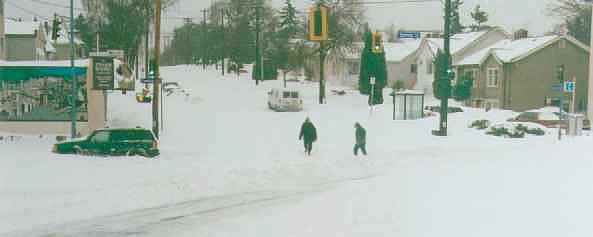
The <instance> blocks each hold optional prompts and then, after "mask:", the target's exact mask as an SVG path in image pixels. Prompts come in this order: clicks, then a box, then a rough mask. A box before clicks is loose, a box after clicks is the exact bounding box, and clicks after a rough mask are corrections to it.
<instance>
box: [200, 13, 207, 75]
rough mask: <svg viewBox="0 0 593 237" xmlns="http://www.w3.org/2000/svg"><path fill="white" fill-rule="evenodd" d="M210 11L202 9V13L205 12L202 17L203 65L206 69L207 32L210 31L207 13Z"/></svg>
mask: <svg viewBox="0 0 593 237" xmlns="http://www.w3.org/2000/svg"><path fill="white" fill-rule="evenodd" d="M207 12H208V9H202V14H203V19H202V35H203V36H202V42H201V43H202V67H203V69H204V70H206V47H207V46H206V38H207V36H206V33H207V32H208V31H207V30H206V13H207Z"/></svg>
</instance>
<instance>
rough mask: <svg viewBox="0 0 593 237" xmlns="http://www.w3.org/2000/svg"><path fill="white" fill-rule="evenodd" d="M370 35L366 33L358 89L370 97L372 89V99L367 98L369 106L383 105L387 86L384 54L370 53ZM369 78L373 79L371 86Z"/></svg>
mask: <svg viewBox="0 0 593 237" xmlns="http://www.w3.org/2000/svg"><path fill="white" fill-rule="evenodd" d="M372 37H373V36H372V33H371V32H367V33H366V37H365V46H364V49H363V50H362V55H361V59H360V74H359V80H358V89H359V91H360V93H361V94H363V95H370V94H371V88H373V89H374V90H372V91H373V95H374V96H373V98H372V99H371V98H370V97H369V104H382V103H383V89H384V88H385V86H386V85H387V66H386V60H385V52H381V53H374V52H373V51H372ZM371 77H374V78H375V85H374V86H371V84H370V80H371Z"/></svg>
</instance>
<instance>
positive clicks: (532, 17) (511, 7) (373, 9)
mask: <svg viewBox="0 0 593 237" xmlns="http://www.w3.org/2000/svg"><path fill="white" fill-rule="evenodd" d="M5 1H7V3H6V4H5V5H6V6H5V7H6V9H5V14H6V15H7V16H8V17H17V18H18V17H22V18H24V19H32V17H33V15H34V14H37V15H40V16H44V17H48V18H49V17H51V16H52V15H53V13H54V12H58V13H59V14H61V15H68V14H69V13H68V9H66V8H62V7H60V6H67V5H68V4H69V2H70V1H69V0H5ZM178 1H179V2H178V3H177V4H176V5H174V6H173V7H171V8H170V9H168V11H167V12H166V13H165V14H164V15H163V26H164V28H165V29H164V31H165V32H171V31H172V30H173V28H174V27H175V26H178V25H180V24H182V20H181V19H179V17H194V21H200V20H201V12H200V10H201V9H203V8H206V7H208V6H209V5H210V4H211V2H213V1H214V0H178ZM269 1H271V2H272V4H273V5H274V6H276V7H281V6H282V4H283V2H284V0H269ZM361 1H369V2H370V1H371V0H361ZM372 1H374V2H376V1H375V0H372ZM383 1H384V0H383ZM390 1H391V0H390ZM393 1H398V0H393ZM556 1H557V0H465V1H464V2H465V3H464V6H463V10H462V23H463V24H466V25H469V24H470V23H471V18H470V15H469V13H470V12H471V10H472V9H473V8H474V7H475V6H476V5H477V4H480V5H481V6H482V9H483V10H485V11H486V12H488V13H489V15H490V21H489V22H488V24H490V25H499V26H503V27H504V28H505V29H506V30H507V31H510V32H512V31H514V30H516V29H519V28H525V29H527V30H529V31H530V32H532V33H533V34H542V33H544V32H546V31H549V30H550V29H551V28H552V27H553V25H554V24H556V23H557V22H558V19H555V18H553V17H549V16H548V12H547V10H546V9H547V6H548V4H549V3H553V2H556ZM39 2H45V4H44V3H39ZM75 2H78V0H76V1H75ZM293 2H294V3H295V5H296V6H297V8H299V9H304V8H305V7H306V6H308V5H310V4H311V2H312V1H311V0H293ZM47 3H51V4H53V5H50V4H47ZM75 4H78V3H75ZM366 8H367V16H368V20H369V22H370V23H371V26H372V27H374V28H380V29H381V28H383V27H385V26H387V25H389V24H391V23H394V24H395V25H396V28H406V29H422V30H433V29H442V24H443V23H442V17H441V16H442V15H443V13H442V6H441V3H440V2H422V3H397V4H380V5H367V6H366ZM23 9H24V10H23ZM77 12H79V10H77Z"/></svg>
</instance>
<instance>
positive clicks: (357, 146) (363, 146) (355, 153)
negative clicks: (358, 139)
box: [354, 144, 367, 156]
mask: <svg viewBox="0 0 593 237" xmlns="http://www.w3.org/2000/svg"><path fill="white" fill-rule="evenodd" d="M366 146H367V144H356V145H354V155H355V156H357V155H358V150H359V149H360V150H362V154H364V155H365V156H366V155H367V148H366Z"/></svg>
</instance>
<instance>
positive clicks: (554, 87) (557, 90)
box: [552, 84, 562, 92]
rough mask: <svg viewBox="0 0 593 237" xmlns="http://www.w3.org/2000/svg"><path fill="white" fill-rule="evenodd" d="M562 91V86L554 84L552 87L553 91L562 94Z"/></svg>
mask: <svg viewBox="0 0 593 237" xmlns="http://www.w3.org/2000/svg"><path fill="white" fill-rule="evenodd" d="M561 89H562V86H561V85H560V84H553V85H552V91H555V92H560V90H561Z"/></svg>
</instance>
